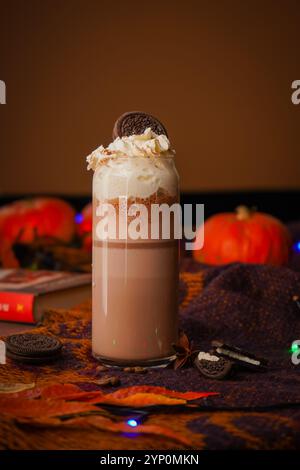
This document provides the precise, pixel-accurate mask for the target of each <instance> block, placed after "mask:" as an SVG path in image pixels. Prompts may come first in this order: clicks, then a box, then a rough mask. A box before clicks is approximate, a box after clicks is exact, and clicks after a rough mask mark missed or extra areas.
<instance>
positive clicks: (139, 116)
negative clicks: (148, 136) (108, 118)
mask: <svg viewBox="0 0 300 470" xmlns="http://www.w3.org/2000/svg"><path fill="white" fill-rule="evenodd" d="M148 127H151V129H152V131H153V132H155V134H158V135H161V134H164V135H166V136H167V137H168V133H167V130H166V128H165V127H164V126H163V124H162V123H161V122H160V121H159V120H158V119H157V118H155V117H154V116H151V114H147V113H142V112H140V111H130V112H128V113H124V114H122V116H120V117H119V118H118V119H117V120H116V123H115V125H114V129H113V139H116V138H117V137H124V136H126V137H128V136H130V135H139V134H143V132H144V131H145V130H146V129H147V128H148Z"/></svg>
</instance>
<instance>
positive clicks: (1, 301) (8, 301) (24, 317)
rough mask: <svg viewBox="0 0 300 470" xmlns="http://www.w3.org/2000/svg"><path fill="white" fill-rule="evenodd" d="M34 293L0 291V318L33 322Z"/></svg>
mask: <svg viewBox="0 0 300 470" xmlns="http://www.w3.org/2000/svg"><path fill="white" fill-rule="evenodd" d="M33 306H34V294H30V293H20V292H0V320H3V321H11V322H20V323H35V318H34V312H33Z"/></svg>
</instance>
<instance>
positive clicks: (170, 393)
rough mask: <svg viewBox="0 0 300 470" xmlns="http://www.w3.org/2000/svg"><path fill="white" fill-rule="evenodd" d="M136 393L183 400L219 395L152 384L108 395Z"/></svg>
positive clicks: (120, 395) (122, 395)
mask: <svg viewBox="0 0 300 470" xmlns="http://www.w3.org/2000/svg"><path fill="white" fill-rule="evenodd" d="M136 393H157V394H160V395H164V396H167V397H171V398H181V399H183V400H196V399H198V398H204V397H208V396H212V395H218V394H217V393H214V392H177V391H176V390H169V389H167V388H165V387H157V386H151V385H136V386H133V387H127V388H121V389H119V390H117V391H115V392H112V393H109V394H108V395H109V396H110V397H114V398H125V397H127V396H129V395H132V394H136ZM106 397H107V395H106Z"/></svg>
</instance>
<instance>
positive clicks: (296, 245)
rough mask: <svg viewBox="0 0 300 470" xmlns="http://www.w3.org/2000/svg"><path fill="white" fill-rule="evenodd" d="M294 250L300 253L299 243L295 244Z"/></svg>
mask: <svg viewBox="0 0 300 470" xmlns="http://www.w3.org/2000/svg"><path fill="white" fill-rule="evenodd" d="M295 250H296V251H298V252H300V241H298V242H296V243H295Z"/></svg>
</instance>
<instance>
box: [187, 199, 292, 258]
mask: <svg viewBox="0 0 300 470" xmlns="http://www.w3.org/2000/svg"><path fill="white" fill-rule="evenodd" d="M290 248H291V238H290V235H289V232H288V230H287V229H286V227H285V226H284V225H283V224H282V223H281V222H280V221H279V220H278V219H276V218H275V217H272V216H271V215H268V214H264V213H262V212H255V210H253V209H252V210H251V209H248V208H247V207H245V206H239V207H238V208H237V209H236V212H235V213H231V212H225V213H221V214H216V215H214V216H212V217H210V218H209V219H207V220H206V221H205V223H204V246H203V248H202V249H201V250H197V251H194V252H193V255H194V258H195V259H196V260H197V261H199V262H201V263H206V264H217V265H218V264H227V263H233V262H237V261H239V262H243V263H257V264H272V265H274V266H281V265H284V264H286V263H287V261H288V258H289V253H290Z"/></svg>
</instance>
